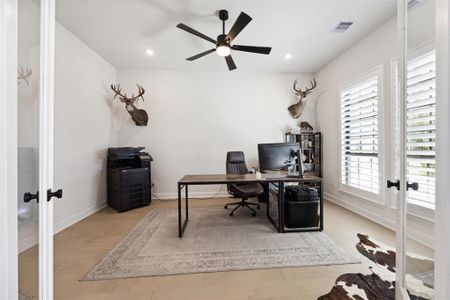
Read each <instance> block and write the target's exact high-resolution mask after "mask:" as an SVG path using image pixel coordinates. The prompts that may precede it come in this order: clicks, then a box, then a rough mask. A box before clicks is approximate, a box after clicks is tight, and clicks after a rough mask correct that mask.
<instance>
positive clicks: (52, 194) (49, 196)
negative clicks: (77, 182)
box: [47, 189, 63, 201]
mask: <svg viewBox="0 0 450 300" xmlns="http://www.w3.org/2000/svg"><path fill="white" fill-rule="evenodd" d="M62 196H63V190H62V189H59V190H57V191H56V192H52V190H48V191H47V201H50V200H52V197H56V198H58V199H61V198H62Z"/></svg>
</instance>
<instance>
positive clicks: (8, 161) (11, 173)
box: [0, 0, 18, 299]
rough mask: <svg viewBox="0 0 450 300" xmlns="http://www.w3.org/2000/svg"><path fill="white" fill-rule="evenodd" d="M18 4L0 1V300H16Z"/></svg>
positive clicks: (13, 0)
mask: <svg viewBox="0 0 450 300" xmlns="http://www.w3.org/2000/svg"><path fill="white" fill-rule="evenodd" d="M17 5H18V3H17V0H7V1H0V24H1V26H0V66H1V67H0V165H1V166H2V168H0V299H17V297H18V258H17V250H18V247H17V200H15V199H17V101H16V99H17V9H18V7H17ZM3 166H5V167H3ZM8 199H14V201H8Z"/></svg>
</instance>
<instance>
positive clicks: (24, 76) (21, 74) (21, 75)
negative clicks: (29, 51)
mask: <svg viewBox="0 0 450 300" xmlns="http://www.w3.org/2000/svg"><path fill="white" fill-rule="evenodd" d="M31 74H33V72H32V71H31V69H27V70H26V71H25V70H24V69H23V67H22V66H20V69H19V70H18V71H17V82H18V83H20V80H23V81H25V83H26V84H27V85H28V86H30V83H29V82H28V77H30V76H31Z"/></svg>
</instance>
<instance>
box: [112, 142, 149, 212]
mask: <svg viewBox="0 0 450 300" xmlns="http://www.w3.org/2000/svg"><path fill="white" fill-rule="evenodd" d="M143 149H144V147H137V148H134V147H124V148H108V162H107V184H108V205H109V206H111V207H112V208H114V209H116V210H117V211H118V212H124V211H127V210H130V209H133V208H137V207H141V206H146V205H149V204H150V202H151V195H152V193H151V162H152V161H153V158H152V157H151V156H150V154H148V153H146V152H142V150H143Z"/></svg>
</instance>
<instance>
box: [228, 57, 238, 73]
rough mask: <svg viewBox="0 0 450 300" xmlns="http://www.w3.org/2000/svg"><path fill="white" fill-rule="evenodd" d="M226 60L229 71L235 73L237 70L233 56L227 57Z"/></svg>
mask: <svg viewBox="0 0 450 300" xmlns="http://www.w3.org/2000/svg"><path fill="white" fill-rule="evenodd" d="M225 60H226V61H227V65H228V70H230V71H233V70H235V69H236V68H237V67H236V65H235V63H234V60H233V58H232V57H231V55H228V56H225Z"/></svg>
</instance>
